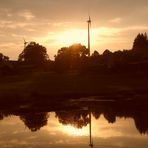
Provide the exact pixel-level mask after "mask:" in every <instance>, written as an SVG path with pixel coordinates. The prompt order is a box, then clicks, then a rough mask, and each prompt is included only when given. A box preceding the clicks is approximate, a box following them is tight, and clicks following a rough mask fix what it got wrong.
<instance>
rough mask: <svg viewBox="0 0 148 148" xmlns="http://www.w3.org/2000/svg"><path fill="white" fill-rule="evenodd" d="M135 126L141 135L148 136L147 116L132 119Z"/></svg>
mask: <svg viewBox="0 0 148 148" xmlns="http://www.w3.org/2000/svg"><path fill="white" fill-rule="evenodd" d="M134 120H135V125H136V128H137V129H138V131H139V132H140V133H141V134H148V119H147V115H145V116H144V115H140V116H136V117H135V118H134Z"/></svg>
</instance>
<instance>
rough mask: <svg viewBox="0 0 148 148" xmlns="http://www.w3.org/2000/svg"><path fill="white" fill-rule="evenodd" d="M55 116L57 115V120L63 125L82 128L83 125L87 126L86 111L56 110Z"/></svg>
mask: <svg viewBox="0 0 148 148" xmlns="http://www.w3.org/2000/svg"><path fill="white" fill-rule="evenodd" d="M56 117H58V119H59V122H60V123H62V124H64V125H68V124H70V125H72V126H74V127H76V128H82V127H83V126H87V124H88V123H89V117H88V112H86V111H82V112H74V111H67V112H56Z"/></svg>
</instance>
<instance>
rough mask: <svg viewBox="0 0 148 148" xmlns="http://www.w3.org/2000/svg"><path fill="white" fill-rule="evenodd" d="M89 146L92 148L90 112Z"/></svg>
mask: <svg viewBox="0 0 148 148" xmlns="http://www.w3.org/2000/svg"><path fill="white" fill-rule="evenodd" d="M89 140H90V141H89V146H90V148H93V141H92V134H91V112H89Z"/></svg>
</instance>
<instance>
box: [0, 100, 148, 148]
mask: <svg viewBox="0 0 148 148" xmlns="http://www.w3.org/2000/svg"><path fill="white" fill-rule="evenodd" d="M56 104H57V102H56V103H55V104H51V103H49V102H45V104H40V105H37V104H31V105H30V104H29V103H28V104H26V105H20V106H16V107H15V106H14V107H13V108H7V107H6V108H4V107H1V108H2V109H1V110H0V120H2V121H3V120H4V119H5V118H6V117H9V116H10V117H11V116H14V115H15V116H19V118H20V120H21V121H22V122H23V123H24V124H25V127H27V128H28V129H29V130H30V131H32V132H37V131H39V130H42V129H44V128H47V127H48V128H47V129H49V128H50V127H49V123H51V121H53V122H52V124H51V125H50V126H51V128H53V127H54V126H56V128H57V127H58V129H60V126H59V125H54V124H55V123H56V124H58V123H57V121H58V122H59V124H60V125H61V124H62V125H63V126H62V128H61V129H62V130H65V131H66V132H69V133H71V135H73V132H74V130H75V128H76V129H85V132H84V131H81V130H80V131H79V132H80V133H81V135H82V136H83V134H82V132H84V133H85V134H84V136H89V139H88V141H89V144H88V145H89V146H90V147H91V148H92V147H93V144H94V145H96V143H97V142H96V143H94V139H95V138H96V137H97V136H98V137H101V136H102V137H107V136H108V135H106V133H103V132H102V133H101V131H103V130H102V129H104V131H105V129H108V128H107V125H105V126H104V127H103V126H102V125H103V124H104V122H105V120H106V121H107V122H108V123H110V124H111V125H114V123H116V124H117V123H118V122H119V121H120V118H125V119H128V122H129V127H128V128H129V130H130V128H131V126H130V124H131V122H132V120H133V121H134V123H135V127H136V128H137V130H138V131H139V133H141V134H148V118H147V117H148V108H147V104H148V103H147V102H139V101H98V100H95V101H87V100H85V101H84V100H83V101H75V100H69V101H68V102H62V104H61V105H60V107H59V108H58V107H57V106H56V107H55V105H56ZM66 104H68V106H67V105H66ZM51 112H52V113H51ZM53 112H54V117H53ZM56 119H57V120H56ZM104 119H105V120H104ZM131 119H132V120H131ZM97 121H103V124H102V123H101V124H98V122H97ZM0 126H1V124H0ZM97 126H99V127H101V126H102V129H99V130H97ZM43 127H44V128H43ZM66 127H69V128H67V130H66ZM72 127H74V128H72ZM122 128H123V127H122ZM112 130H113V129H109V130H108V131H111V132H110V134H112V133H113V132H112ZM119 130H120V131H121V132H120V133H115V134H116V136H117V135H118V136H119V135H120V136H121V135H122V134H123V135H124V134H125V133H124V131H123V130H124V128H123V129H119ZM96 131H97V134H95V132H96ZM9 132H10V131H9ZM56 132H57V131H53V132H52V131H50V133H52V134H53V135H56V134H57V133H56ZM99 132H100V133H99ZM139 135H140V134H139ZM78 136H79V134H78ZM56 137H57V135H56ZM110 137H111V136H110ZM118 142H119V141H118ZM59 143H60V142H59ZM62 143H63V142H62Z"/></svg>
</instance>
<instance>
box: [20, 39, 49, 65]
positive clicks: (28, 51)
mask: <svg viewBox="0 0 148 148" xmlns="http://www.w3.org/2000/svg"><path fill="white" fill-rule="evenodd" d="M18 60H19V61H24V62H26V63H28V64H43V63H45V62H46V61H47V60H48V54H47V50H46V48H45V47H43V46H42V45H39V44H38V43H36V42H30V43H29V44H28V45H27V47H25V49H24V50H23V52H22V53H21V54H20V55H19V59H18Z"/></svg>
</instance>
